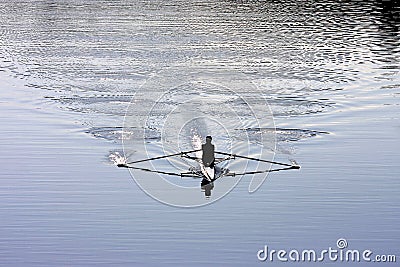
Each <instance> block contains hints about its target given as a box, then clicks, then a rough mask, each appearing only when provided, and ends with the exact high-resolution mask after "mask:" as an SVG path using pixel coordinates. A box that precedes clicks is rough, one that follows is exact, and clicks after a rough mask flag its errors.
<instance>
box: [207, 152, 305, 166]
mask: <svg viewBox="0 0 400 267" xmlns="http://www.w3.org/2000/svg"><path fill="white" fill-rule="evenodd" d="M215 153H217V154H221V155H225V156H231V157H236V158H242V159H249V160H255V161H260V162H266V163H272V164H276V165H282V166H288V167H290V168H291V169H300V166H297V165H291V164H287V163H281V162H277V161H271V160H265V159H257V158H252V157H246V156H241V155H236V154H229V153H224V152H218V151H215Z"/></svg>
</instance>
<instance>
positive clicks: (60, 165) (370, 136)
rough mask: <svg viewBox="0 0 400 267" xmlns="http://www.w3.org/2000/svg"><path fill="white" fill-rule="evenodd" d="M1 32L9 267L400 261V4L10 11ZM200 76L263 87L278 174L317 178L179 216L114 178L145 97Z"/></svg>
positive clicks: (65, 5)
mask: <svg viewBox="0 0 400 267" xmlns="http://www.w3.org/2000/svg"><path fill="white" fill-rule="evenodd" d="M0 23H1V28H0V48H1V49H0V77H1V83H0V86H1V93H0V94H1V100H0V109H1V114H2V116H1V117H0V118H1V122H0V125H1V132H0V143H1V153H0V158H1V160H2V168H1V169H2V170H1V172H0V179H1V183H0V200H1V205H0V218H1V219H0V265H3V266H11V265H12V266H60V265H61V266H66V265H68V266H69V265H71V266H88V265H104V266H110V265H127V266H135V265H138V266H144V265H151V266H153V265H154V266H160V265H175V263H179V264H181V265H189V264H191V265H216V266H232V265H238V266H244V265H256V264H274V266H277V265H279V262H274V263H270V262H265V263H261V262H259V261H258V260H257V256H256V253H257V251H258V250H259V249H262V248H263V246H264V245H269V246H270V247H272V248H273V249H287V250H289V249H291V248H297V249H319V250H322V249H326V248H327V247H329V246H332V247H335V243H336V240H337V239H338V238H346V239H347V241H348V243H349V248H352V249H360V250H361V249H371V250H372V251H374V253H375V254H395V255H397V261H399V260H400V259H399V258H398V257H399V256H400V253H399V250H398V248H399V245H400V244H399V236H400V228H399V226H398V225H399V224H398V220H399V217H400V210H399V206H398V203H399V200H400V198H399V190H400V182H399V179H400V171H399V168H398V167H399V162H400V156H399V150H400V145H399V138H400V121H399V118H400V116H399V114H400V112H399V111H400V105H399V104H400V102H399V97H400V90H399V89H400V78H399V55H400V48H399V43H400V40H399V24H400V22H399V6H398V3H397V1H352V2H341V1H295V2H293V1H292V2H288V1H219V2H215V1H214V2H213V1H132V2H129V3H128V2H127V1H80V0H76V1H68V2H64V1H3V2H1V3H0ZM199 70H202V71H201V72H202V78H203V79H204V80H207V77H208V78H209V80H210V81H212V80H213V79H214V78H215V73H240V75H239V76H240V77H239V78H237V77H236V79H237V81H243V80H245V82H251V83H252V84H253V85H254V87H251V88H250V87H247V88H243V90H242V91H241V93H242V94H243V95H246V96H247V97H248V98H249V99H253V100H254V102H250V104H251V105H252V106H254V107H255V109H256V110H260V109H261V111H262V106H260V105H259V102H258V101H259V99H260V96H262V99H263V100H267V101H268V103H269V106H270V108H271V110H272V113H273V117H274V120H275V125H276V127H277V128H276V131H274V132H275V134H276V141H277V142H276V147H275V148H274V152H275V153H276V155H275V158H276V159H277V160H281V161H285V162H288V161H289V160H291V159H294V160H296V161H297V162H298V163H299V164H300V165H301V166H302V169H301V170H300V171H290V172H279V173H273V174H271V175H269V176H268V179H267V181H266V182H265V183H264V184H263V185H262V186H261V188H260V189H259V190H258V191H257V192H256V193H254V194H248V192H247V189H248V185H249V183H250V179H249V178H246V177H244V178H243V179H242V181H240V182H239V184H238V185H237V187H236V188H235V189H234V190H233V191H232V192H231V193H230V194H229V195H228V196H227V197H225V198H224V199H222V200H220V201H217V202H215V203H214V204H212V205H208V206H206V207H202V208H195V209H179V208H173V207H169V206H166V205H163V204H160V203H159V202H157V201H155V200H153V199H152V198H150V197H148V196H147V195H146V194H145V193H143V192H142V191H141V190H140V189H139V187H138V186H137V185H136V184H135V183H134V182H133V181H132V180H131V178H130V175H129V173H128V172H127V171H126V170H121V169H118V168H116V167H115V166H113V165H112V164H111V163H110V161H109V159H108V156H109V155H110V154H111V155H114V154H115V152H121V150H122V145H121V140H122V139H124V138H127V136H126V132H124V131H123V128H122V127H123V120H124V115H125V112H126V109H127V107H128V104H129V102H130V101H131V98H132V96H133V95H134V94H135V93H136V92H138V91H140V89H141V88H146V87H145V86H146V81H147V82H148V81H149V80H151V79H153V80H154V77H161V78H158V80H157V79H156V81H157V82H159V83H160V84H163V83H164V84H165V83H167V82H169V83H172V82H174V83H175V81H178V80H179V79H182V80H184V79H183V77H190V75H194V76H196V75H198V73H199ZM204 70H206V72H204ZM160 73H162V75H160ZM177 73H179V74H180V75H178V76H177V75H176V74H177ZM204 73H205V74H204ZM207 73H208V74H207ZM157 74H158V75H159V76H157ZM207 75H209V76H207ZM171 77H174V78H171ZM230 77H232V76H230ZM232 79H233V78H232ZM171 81H172V82H171ZM176 83H178V82H176ZM147 84H148V83H147ZM235 84H239V85H240V83H235ZM143 86H144V87H143ZM171 86H176V87H178V86H179V84H173V85H171ZM173 88H174V87H173ZM156 89H159V88H156ZM208 93H209V94H210V95H213V93H214V94H215V92H212V89H210V91H208ZM151 96H152V95H151V94H150V95H149V96H148V98H149V99H150V100H151ZM174 97H175V98H174ZM217 97H218V98H221V97H226V96H222V95H221V94H219V95H218V94H216V97H215V98H217ZM177 99H179V98H178V97H177V96H172V97H171V98H169V101H170V102H169V106H162V105H159V106H157V107H158V110H157V111H158V112H159V113H160V114H161V116H163V115H165V114H166V113H167V111H168V110H173V108H177V107H179V106H180V105H181V104H182V103H181V102H180V101H181V100H179V101H175V100H177ZM174 101H175V102H174ZM145 104H146V103H143V106H145ZM139 106H140V103H139ZM201 107H202V106H201V105H200V107H199V108H201ZM183 111H185V110H183ZM183 111H180V112H183ZM140 112H141V110H133V113H132V114H131V115H132V116H133V117H134V118H137V117H140V116H142V115H143V116H147V115H148V114H142V113H140ZM266 114H269V113H268V112H267V111H266ZM185 115H187V114H186V113H185ZM189 115H190V114H189ZM189 115H187V116H189ZM225 115H226V114H225ZM245 115H246V114H241V115H240V116H242V117H243V116H245ZM189 117H190V116H189ZM219 118H225V119H226V120H227V121H228V122H229V125H234V123H235V121H234V120H232V121H229V118H230V116H225V117H224V114H222V113H221V116H220V117H219ZM153 123H154V124H157V120H156V121H154V122H153ZM174 123H175V124H174ZM174 123H172V124H169V126H170V128H171V131H172V130H174V129H175V128H176V127H178V126H179V121H176V120H175V121H174ZM132 124H134V123H132ZM128 126H129V127H130V128H129V129H130V131H129V132H128V134H129V136H128V138H130V139H131V140H135V139H140V137H141V135H140V134H141V132H142V131H140V129H139V130H138V131H137V132H136V130H137V128H135V126H137V125H128ZM253 126H254V125H251V123H250V125H249V127H248V128H243V129H242V130H240V131H238V132H237V133H235V134H234V137H235V140H237V141H243V140H247V138H249V136H250V137H251V136H252V134H254V131H256V132H257V128H255V127H253ZM263 126H265V127H264V128H263V129H262V131H264V133H269V129H270V127H269V125H263ZM156 128H157V127H156ZM259 132H260V131H258V134H259ZM217 136H218V135H217ZM222 136H223V134H222V132H221V134H220V137H221V138H222ZM147 137H148V138H149V140H147V141H149V142H150V143H152V144H153V145H154V147H157V142H159V140H161V137H160V136H159V132H157V131H154V132H148V136H147ZM243 138H244V139H243ZM250 139H251V138H250ZM168 140H169V139H168ZM224 144H227V143H223V144H222V145H224ZM272 148H273V146H271V147H267V148H265V150H268V151H270V150H271V149H272ZM217 186H218V184H217V185H216V187H217ZM201 194H202V193H201V192H200V190H199V196H196V197H200V196H201ZM288 264H290V263H286V265H288ZM303 264H304V265H313V266H320V265H319V263H303ZM326 264H331V265H334V264H338V265H340V264H343V265H352V264H355V263H343V262H335V263H332V262H326ZM371 264H372V263H371ZM293 265H295V266H298V265H297V264H293ZM358 265H359V264H358ZM378 265H382V266H385V265H388V266H395V264H389V263H386V264H385V263H380V264H378ZM371 266H372V265H371Z"/></svg>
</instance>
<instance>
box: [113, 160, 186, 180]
mask: <svg viewBox="0 0 400 267" xmlns="http://www.w3.org/2000/svg"><path fill="white" fill-rule="evenodd" d="M117 166H118V167H124V168H128V169H134V170H141V171H146V172H155V173H161V174H166V175H173V176H179V177H182V174H178V173H174V172H164V171H155V170H150V169H146V168H140V167H133V166H128V165H126V164H123V163H122V164H118V165H117Z"/></svg>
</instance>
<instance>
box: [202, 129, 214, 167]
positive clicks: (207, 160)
mask: <svg viewBox="0 0 400 267" xmlns="http://www.w3.org/2000/svg"><path fill="white" fill-rule="evenodd" d="M211 140H212V137H211V136H207V137H206V143H205V144H203V145H202V146H201V149H202V150H203V156H202V157H201V159H202V161H203V164H204V166H205V167H211V168H213V167H214V161H215V157H214V145H213V144H211Z"/></svg>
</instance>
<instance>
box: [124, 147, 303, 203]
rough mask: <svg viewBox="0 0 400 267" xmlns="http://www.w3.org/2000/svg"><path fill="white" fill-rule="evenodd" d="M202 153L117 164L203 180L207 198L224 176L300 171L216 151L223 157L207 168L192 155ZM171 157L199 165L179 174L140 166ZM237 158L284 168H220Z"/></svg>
mask: <svg viewBox="0 0 400 267" xmlns="http://www.w3.org/2000/svg"><path fill="white" fill-rule="evenodd" d="M200 151H202V149H197V150H191V151H184V152H179V153H175V154H169V155H164V156H159V157H154V158H149V159H142V160H136V161H131V162H126V163H120V164H117V166H118V167H124V168H130V169H134V170H141V171H146V172H154V173H159V174H165V175H172V176H179V177H192V178H202V181H201V188H202V189H203V190H204V191H205V195H206V196H210V195H211V190H212V189H213V188H214V181H216V180H217V179H219V178H221V177H223V176H238V175H247V174H258V173H268V172H274V171H281V170H290V169H300V166H299V165H297V164H287V163H282V162H276V161H270V160H264V159H258V158H252V157H247V156H241V155H237V154H232V153H225V152H218V151H215V154H219V155H221V156H223V157H221V158H215V161H214V163H213V164H212V165H209V166H206V165H205V164H203V161H202V159H201V158H200V157H197V156H193V155H192V154H193V153H196V152H200ZM170 157H182V158H186V159H189V160H193V161H195V162H197V163H198V166H197V167H191V168H189V169H188V171H187V172H180V173H178V172H167V171H162V170H153V169H148V168H142V167H140V165H139V164H140V163H142V162H146V161H155V160H160V159H165V158H170ZM237 158H241V159H246V160H252V161H259V162H266V163H271V164H275V165H280V166H282V168H278V169H267V170H257V171H249V172H242V173H236V172H231V171H230V170H229V169H227V168H222V167H220V166H218V164H220V163H221V162H224V161H227V160H235V159H237Z"/></svg>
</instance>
